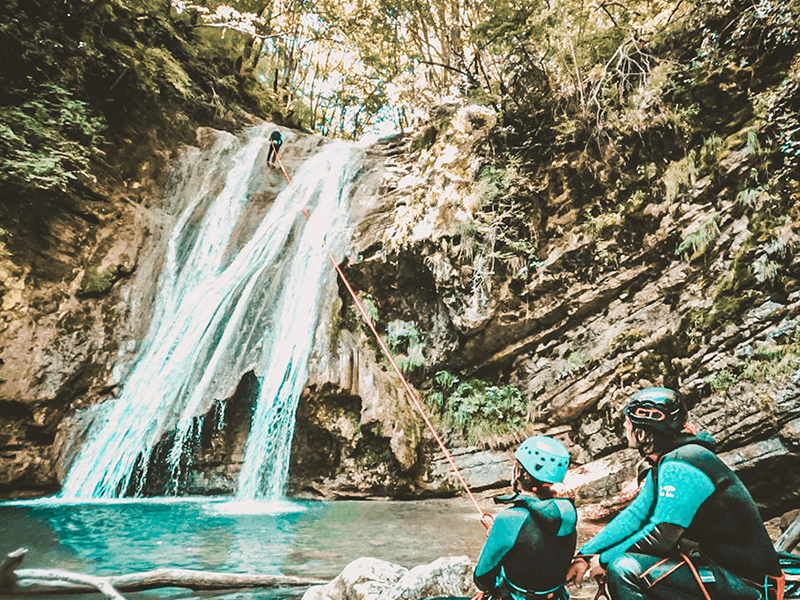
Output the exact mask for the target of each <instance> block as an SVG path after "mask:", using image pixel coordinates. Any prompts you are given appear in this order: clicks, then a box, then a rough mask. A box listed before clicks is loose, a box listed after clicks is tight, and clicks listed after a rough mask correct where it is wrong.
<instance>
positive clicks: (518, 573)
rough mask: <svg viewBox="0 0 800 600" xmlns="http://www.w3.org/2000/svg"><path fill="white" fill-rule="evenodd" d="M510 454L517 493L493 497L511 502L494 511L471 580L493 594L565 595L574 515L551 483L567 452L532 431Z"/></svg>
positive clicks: (516, 597)
mask: <svg viewBox="0 0 800 600" xmlns="http://www.w3.org/2000/svg"><path fill="white" fill-rule="evenodd" d="M514 456H515V458H516V459H517V462H516V465H515V469H514V476H513V477H512V482H513V486H514V489H515V491H516V492H517V494H515V495H514V496H512V497H510V498H501V499H497V500H496V501H498V502H501V503H504V504H512V505H513V506H511V507H510V508H508V509H506V510H504V511H502V512H500V513H499V514H498V515H497V518H496V519H495V522H494V524H493V525H492V528H491V530H490V531H489V535H488V538H487V539H486V543H485V544H484V546H483V549H482V550H481V554H480V557H479V558H478V563H477V565H476V566H475V573H474V580H475V584H476V585H477V586H478V588H479V589H481V590H483V591H485V592H488V593H489V594H490V596H491V597H492V598H503V599H505V600H525V599H533V598H540V597H541V598H551V599H553V600H559V599H563V598H566V597H567V596H566V590H565V588H564V582H565V580H566V573H567V569H569V566H570V563H571V562H572V556H573V554H574V552H575V546H576V542H577V531H576V523H577V519H578V516H577V512H576V510H575V506H574V504H573V503H572V501H571V500H568V499H566V498H555V497H554V494H553V492H552V490H551V489H550V486H551V485H552V484H553V483H558V482H560V481H562V480H563V478H564V474H565V473H566V471H567V466H568V464H569V453H568V452H567V450H566V448H564V447H563V445H561V444H560V443H559V442H557V441H556V440H553V439H552V438H547V437H544V436H536V437H532V438H528V439H527V440H526V441H525V442H524V443H523V444H522V445H521V446H520V447H519V448H518V449H517V451H516V452H515V454H514Z"/></svg>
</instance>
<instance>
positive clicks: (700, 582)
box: [681, 552, 711, 600]
mask: <svg viewBox="0 0 800 600" xmlns="http://www.w3.org/2000/svg"><path fill="white" fill-rule="evenodd" d="M681 557H683V562H685V563H686V566H687V567H689V570H690V571H691V572H692V575H694V578H695V581H697V585H699V586H700V591H701V592H703V596H705V598H706V600H711V596H710V595H709V594H708V590H707V589H706V586H705V584H704V583H703V580H702V579H700V573H698V572H697V569H695V568H694V565H693V564H692V561H690V560H689V557H688V556H686V555H685V554H683V553H682V552H681Z"/></svg>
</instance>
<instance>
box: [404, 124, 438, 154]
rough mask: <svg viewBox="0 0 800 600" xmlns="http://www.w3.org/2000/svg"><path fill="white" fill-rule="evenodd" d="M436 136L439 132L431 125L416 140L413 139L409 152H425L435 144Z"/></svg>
mask: <svg viewBox="0 0 800 600" xmlns="http://www.w3.org/2000/svg"><path fill="white" fill-rule="evenodd" d="M438 136H439V130H438V129H436V127H434V126H433V125H431V126H430V127H428V128H426V129H425V131H423V132H422V135H420V136H419V137H418V138H415V139H414V141H413V142H411V150H412V151H415V150H427V149H428V148H430V147H431V146H433V144H434V143H436V138H437V137H438Z"/></svg>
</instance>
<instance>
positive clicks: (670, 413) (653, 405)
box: [625, 387, 686, 435]
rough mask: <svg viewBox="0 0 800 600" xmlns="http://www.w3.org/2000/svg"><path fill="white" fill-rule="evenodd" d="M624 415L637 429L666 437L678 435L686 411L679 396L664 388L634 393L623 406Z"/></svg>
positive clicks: (684, 421) (646, 389)
mask: <svg viewBox="0 0 800 600" xmlns="http://www.w3.org/2000/svg"><path fill="white" fill-rule="evenodd" d="M625 415H626V416H627V417H628V418H629V419H630V421H631V423H632V424H633V425H636V426H637V427H644V428H646V429H650V430H652V431H655V432H657V433H663V434H668V435H674V434H676V433H678V432H679V431H680V430H681V429H683V426H684V424H685V423H686V409H685V408H683V404H681V399H680V395H679V394H678V392H676V391H674V390H671V389H669V388H664V387H649V388H644V389H643V390H639V391H638V392H636V393H635V394H634V395H633V396H631V399H630V400H628V404H627V405H626V406H625Z"/></svg>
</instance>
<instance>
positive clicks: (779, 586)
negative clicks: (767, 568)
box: [765, 571, 786, 600]
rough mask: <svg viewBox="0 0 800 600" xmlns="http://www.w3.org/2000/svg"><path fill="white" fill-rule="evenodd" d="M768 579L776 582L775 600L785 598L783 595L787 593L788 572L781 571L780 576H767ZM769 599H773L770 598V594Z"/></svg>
mask: <svg viewBox="0 0 800 600" xmlns="http://www.w3.org/2000/svg"><path fill="white" fill-rule="evenodd" d="M767 579H768V580H771V582H772V581H774V582H775V600H783V595H784V594H785V593H786V573H785V572H783V571H781V576H780V577H770V576H767ZM767 585H769V584H767ZM765 587H766V585H765ZM767 600H772V598H769V595H768V596H767Z"/></svg>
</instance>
